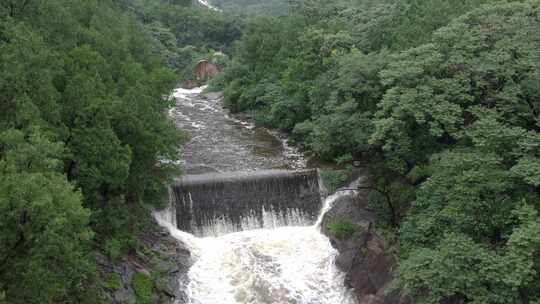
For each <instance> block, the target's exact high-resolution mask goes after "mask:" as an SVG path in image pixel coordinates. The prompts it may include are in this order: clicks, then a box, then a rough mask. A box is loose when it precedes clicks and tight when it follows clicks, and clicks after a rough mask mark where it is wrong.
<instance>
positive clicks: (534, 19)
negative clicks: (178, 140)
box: [213, 0, 540, 303]
mask: <svg viewBox="0 0 540 304" xmlns="http://www.w3.org/2000/svg"><path fill="white" fill-rule="evenodd" d="M292 4H293V6H292V7H290V9H289V11H290V13H289V15H288V16H287V17H285V18H280V19H277V18H270V17H264V18H262V17H261V18H258V19H256V20H254V21H252V22H251V23H249V24H248V25H247V29H246V32H245V33H244V35H243V36H242V38H241V39H240V40H239V41H238V43H237V45H236V48H235V50H234V53H233V56H232V59H231V62H230V64H229V65H228V67H227V69H226V71H225V74H224V75H222V76H221V77H220V78H219V79H216V81H215V82H214V83H213V85H214V86H218V87H223V88H224V93H225V99H226V101H227V104H228V106H229V107H230V108H231V109H232V110H233V111H250V112H255V117H256V118H257V122H258V123H260V124H264V125H268V126H271V127H275V128H280V129H283V130H285V131H287V132H290V134H291V137H292V139H293V140H294V141H295V142H296V143H297V144H298V145H300V146H302V147H303V148H304V149H306V150H308V151H310V152H311V153H313V154H315V155H316V156H318V157H321V158H323V159H328V160H334V161H338V160H341V159H351V160H352V159H362V160H365V161H364V162H365V163H370V170H371V172H372V174H373V175H374V176H375V178H374V180H373V185H372V186H371V187H370V189H371V190H373V191H372V193H371V195H370V206H371V207H372V208H374V210H375V212H376V213H377V214H378V216H379V219H380V220H381V222H382V223H383V224H386V225H388V226H392V229H393V230H394V231H395V233H396V239H398V240H399V246H400V267H399V277H398V279H397V282H396V286H397V288H399V289H401V290H402V291H403V292H406V293H408V294H410V295H411V296H413V298H414V299H415V301H417V302H418V303H441V302H444V301H448V300H453V301H456V302H460V303H528V302H535V301H539V299H540V287H539V286H538V283H537V282H538V281H540V277H539V274H538V270H540V259H539V258H538V257H539V254H540V246H538V243H537V240H536V236H535V235H538V234H539V233H540V230H538V225H537V224H538V223H539V222H540V218H539V217H538V209H539V208H540V192H539V188H538V187H539V185H540V180H539V178H540V165H539V164H540V162H539V159H540V155H539V154H538V153H539V152H538V151H540V146H539V145H540V137H539V135H538V133H539V132H540V118H539V114H540V90H539V87H538V83H540V82H539V81H540V77H539V76H538V71H539V70H540V67H539V66H538V64H539V63H540V58H539V53H538V49H539V48H540V40H539V39H538V35H537V33H536V32H537V30H536V29H538V28H539V27H540V24H539V23H538V20H540V19H539V16H540V5H539V3H538V1H497V0H486V1H458V2H456V1H447V0H434V1H413V0H406V1H392V0H388V1H367V0H365V1H354V2H349V3H343V2H340V1H338V2H335V3H327V2H322V1H318V0H306V1H292ZM532 230H536V232H535V233H533V232H532ZM529 233H530V234H529ZM518 243H519V245H518ZM509 265H512V267H514V269H511V267H510V266H509ZM535 282H536V283H535Z"/></svg>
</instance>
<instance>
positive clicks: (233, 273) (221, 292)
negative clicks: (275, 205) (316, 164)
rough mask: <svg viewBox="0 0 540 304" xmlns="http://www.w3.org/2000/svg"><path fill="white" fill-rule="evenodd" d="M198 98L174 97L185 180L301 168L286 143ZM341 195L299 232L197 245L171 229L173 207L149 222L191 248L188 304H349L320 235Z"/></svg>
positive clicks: (253, 233) (260, 233)
mask: <svg viewBox="0 0 540 304" xmlns="http://www.w3.org/2000/svg"><path fill="white" fill-rule="evenodd" d="M201 91H202V89H201V88H198V89H194V90H183V89H178V90H176V91H175V93H174V94H173V96H172V97H174V98H175V99H176V107H175V108H173V109H171V111H170V112H169V115H170V117H171V119H173V120H174V121H175V123H176V124H177V126H178V127H180V128H182V129H184V130H186V131H187V132H188V133H189V134H190V135H191V140H190V141H189V142H188V143H187V144H186V146H185V148H184V151H183V159H184V161H185V163H186V171H187V172H188V173H191V174H200V173H201V172H202V173H206V172H216V171H217V172H227V171H255V170H261V169H302V168H305V165H306V162H305V160H304V159H303V157H302V155H301V154H300V153H297V151H296V150H295V149H294V148H291V147H289V146H287V144H286V141H282V140H280V139H278V138H276V137H275V136H274V135H272V134H269V132H267V131H265V130H261V129H259V128H256V127H254V126H252V125H250V124H247V123H243V122H242V121H240V120H238V119H236V118H234V117H231V115H229V113H228V111H226V110H225V109H223V107H222V105H221V101H220V100H212V99H210V100H207V99H204V98H202V97H201V96H200V95H199V94H200V92H201ZM319 185H321V186H322V183H319ZM323 190H324V189H321V192H324V191H323ZM341 195H348V193H347V192H341V193H338V194H334V195H332V196H330V197H328V198H327V199H326V200H325V201H324V204H323V207H322V210H321V212H320V213H319V217H318V219H317V221H316V224H315V225H312V226H304V227H280V228H276V229H259V230H250V231H240V232H234V233H229V234H225V235H221V236H218V237H201V238H199V237H195V236H193V235H192V234H190V233H187V232H184V231H180V230H178V229H177V222H176V207H175V206H171V207H169V208H167V209H165V210H163V211H159V212H155V213H154V217H155V218H156V220H157V221H158V223H159V224H160V225H161V226H163V227H165V228H167V229H168V230H169V232H170V233H171V235H172V236H173V237H175V238H177V239H178V240H179V241H181V242H183V243H185V244H186V245H188V246H189V247H190V251H191V253H192V256H193V258H194V264H193V266H192V267H191V268H190V270H189V273H188V274H187V277H188V280H187V283H186V284H187V285H185V286H183V288H185V290H186V292H187V294H188V298H189V300H188V303H189V304H354V303H356V301H355V299H354V296H353V294H352V292H351V290H349V289H347V288H346V287H345V286H344V283H343V280H344V274H343V273H342V272H341V271H339V269H337V267H336V266H335V264H334V260H335V256H336V255H337V252H336V250H335V249H334V248H332V246H331V245H330V242H329V240H328V239H327V238H326V236H324V235H322V234H321V233H320V231H319V230H320V223H321V221H322V216H323V215H324V213H325V212H326V211H327V210H328V209H329V208H330V207H331V204H332V203H333V202H334V201H335V200H336V199H337V198H339V197H340V196H341ZM171 201H174V200H172V199H171ZM315 212H316V211H315ZM315 214H316V213H315ZM311 223H313V221H311ZM293 225H294V223H293Z"/></svg>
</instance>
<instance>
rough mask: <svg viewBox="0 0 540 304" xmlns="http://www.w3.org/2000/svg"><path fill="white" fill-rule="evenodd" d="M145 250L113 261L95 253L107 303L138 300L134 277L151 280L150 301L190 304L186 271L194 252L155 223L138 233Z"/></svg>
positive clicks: (143, 280)
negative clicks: (142, 232) (147, 229)
mask: <svg viewBox="0 0 540 304" xmlns="http://www.w3.org/2000/svg"><path fill="white" fill-rule="evenodd" d="M138 241H139V242H140V244H141V245H142V248H144V249H143V250H137V251H136V252H132V253H130V254H127V255H124V256H122V257H120V258H118V260H117V261H111V260H110V259H109V258H108V257H106V256H104V255H103V254H101V253H96V261H97V265H98V270H99V273H100V276H101V277H102V278H103V280H104V283H103V284H102V290H103V292H102V295H103V297H105V300H106V302H107V303H114V304H128V303H129V304H131V303H139V302H140V300H141V299H140V298H141V295H140V294H138V293H139V292H138V290H137V286H136V285H137V284H135V280H136V279H135V278H136V277H138V278H143V279H142V280H140V279H139V281H142V282H145V279H146V281H147V282H148V289H149V290H150V291H151V292H150V293H148V294H145V295H144V297H146V298H145V301H143V302H145V303H146V302H148V303H160V304H161V303H163V304H172V303H187V301H188V299H187V295H186V294H185V292H184V290H185V288H184V287H183V286H181V285H182V284H184V283H187V281H186V279H187V278H186V274H187V272H188V270H189V267H190V266H191V265H192V259H191V253H190V251H189V249H188V247H187V246H186V245H185V244H182V243H181V242H179V241H178V240H177V239H175V238H173V237H172V236H171V235H170V234H169V232H168V231H166V229H164V228H161V227H159V226H158V225H157V223H155V224H154V227H153V229H151V230H150V231H147V232H145V233H144V234H141V235H139V236H138Z"/></svg>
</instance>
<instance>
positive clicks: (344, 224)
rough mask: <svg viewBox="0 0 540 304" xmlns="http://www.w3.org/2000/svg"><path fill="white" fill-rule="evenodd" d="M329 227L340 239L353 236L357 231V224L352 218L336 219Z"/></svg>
mask: <svg viewBox="0 0 540 304" xmlns="http://www.w3.org/2000/svg"><path fill="white" fill-rule="evenodd" d="M327 227H328V230H329V231H330V233H332V234H333V235H334V236H335V237H336V238H338V239H340V240H345V239H348V238H351V237H352V236H353V235H354V234H355V233H356V226H355V225H354V224H353V222H352V221H351V220H350V219H339V220H335V221H333V222H331V223H330V224H328V226H327Z"/></svg>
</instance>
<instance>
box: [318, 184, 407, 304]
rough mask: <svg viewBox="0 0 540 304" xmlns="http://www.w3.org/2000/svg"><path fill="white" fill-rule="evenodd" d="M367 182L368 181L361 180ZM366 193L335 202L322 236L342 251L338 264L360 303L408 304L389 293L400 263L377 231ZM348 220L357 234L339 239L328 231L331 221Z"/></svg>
mask: <svg viewBox="0 0 540 304" xmlns="http://www.w3.org/2000/svg"><path fill="white" fill-rule="evenodd" d="M361 181H362V183H367V181H368V179H367V178H363V179H361ZM367 195H368V192H367V191H360V192H359V193H357V194H350V195H344V196H341V197H339V198H338V199H337V200H336V201H334V204H333V206H332V207H331V208H330V210H329V211H328V212H326V214H325V215H324V217H323V221H322V224H321V230H322V233H323V234H325V235H326V236H328V238H329V239H330V243H331V244H332V246H333V247H334V248H336V249H337V250H338V252H339V254H338V256H337V258H336V265H337V266H338V267H339V268H340V269H341V270H342V271H344V272H345V274H346V276H345V284H346V285H347V286H349V287H351V288H353V290H354V292H355V294H356V297H357V299H358V301H359V304H408V303H411V302H410V300H409V299H408V298H407V297H404V296H400V295H399V294H386V293H387V292H386V291H387V289H388V286H389V284H390V283H391V282H392V280H393V278H394V276H393V275H394V271H395V268H396V265H397V260H396V258H395V257H394V255H393V254H392V253H391V251H390V248H389V246H388V244H387V242H386V241H385V240H384V239H383V238H382V237H381V236H380V235H378V234H377V233H376V232H375V229H374V228H373V227H374V223H375V215H374V214H373V212H372V211H371V210H369V209H368V207H367ZM342 220H349V221H350V222H351V223H352V224H353V225H354V226H355V233H354V234H353V235H352V236H351V237H348V238H345V239H339V238H337V237H336V236H335V235H333V234H332V232H330V231H329V229H328V225H329V224H331V223H332V222H336V221H342Z"/></svg>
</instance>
